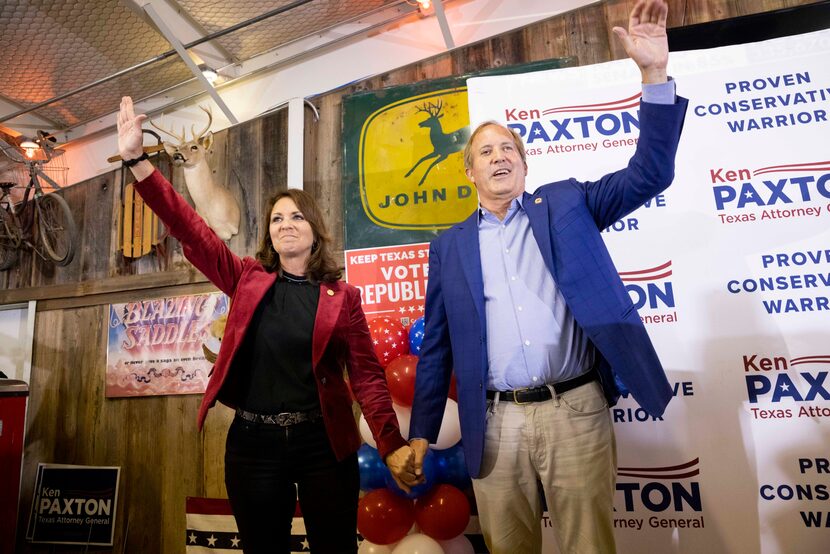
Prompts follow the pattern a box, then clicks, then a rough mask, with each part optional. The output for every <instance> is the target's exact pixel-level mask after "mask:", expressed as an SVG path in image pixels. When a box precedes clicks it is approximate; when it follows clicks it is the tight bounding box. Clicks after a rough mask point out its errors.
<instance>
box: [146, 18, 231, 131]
mask: <svg viewBox="0 0 830 554" xmlns="http://www.w3.org/2000/svg"><path fill="white" fill-rule="evenodd" d="M144 12H145V13H146V14H147V15H148V16H150V19H152V20H153V23H155V25H156V28H158V30H159V31H160V32H161V34H162V35H164V38H165V39H167V42H169V43H170V45H171V46H172V47H173V48H174V49H175V50H176V52H177V53H178V54H179V57H180V58H181V60H182V61H183V62H184V64H185V65H186V66H187V68H188V69H190V71H191V73H193V76H194V77H196V80H197V81H198V82H200V83H201V84H202V88H203V89H204V90H205V92H207V93H208V94H209V95H210V97H211V98H213V101H214V102H216V105H217V106H219V109H220V110H222V113H224V114H225V117H227V118H228V121H230V122H231V124H232V125H236V124H237V123H239V120H238V119H236V116H235V115H233V112H232V111H231V109H230V108H229V107H228V105H227V104H225V101H224V100H222V97H221V96H219V93H218V92H217V91H216V89H215V88H213V85H212V84H210V82H208V80H207V79H206V78H205V76H204V75H203V74H202V71H201V70H200V69H199V67H198V66H197V65H196V63H195V62H194V61H193V59H192V58H191V57H190V54H188V53H187V50H185V49H184V46H183V45H182V43H181V42H179V39H177V38H176V35H174V34H173V31H171V30H170V28H169V27H168V26H167V24H166V23H165V22H164V19H162V17H161V16H160V15H159V13H158V12H157V11H156V9H155V8H154V7H153V5H152V4H145V6H144Z"/></svg>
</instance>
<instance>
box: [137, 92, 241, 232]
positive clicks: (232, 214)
mask: <svg viewBox="0 0 830 554" xmlns="http://www.w3.org/2000/svg"><path fill="white" fill-rule="evenodd" d="M199 107H200V108H201V109H202V110H203V111H204V112H205V113H206V114H207V116H208V123H207V125H206V126H205V128H204V129H202V130H201V131H200V132H198V133H197V132H196V126H195V125H191V126H190V133H191V135H192V136H193V138H192V139H191V140H187V136H186V131H185V128H184V127H182V134H181V135H178V134H176V133H175V132H173V131H172V130H171V131H168V130H167V129H163V128H162V127H159V126H158V125H156V124H155V123H153V122H152V121H151V122H150V124H151V125H152V126H153V127H155V128H156V129H158V130H159V131H161V132H162V133H165V134H167V135H170V136H171V137H173V138H175V139H177V140H178V141H179V143H178V144H171V143H168V142H165V143H164V149H165V150H166V151H167V154H168V155H169V156H170V158H171V159H172V160H173V164H174V165H177V166H184V181H185V184H186V185H187V191H188V192H189V193H190V198H192V199H193V205H194V206H195V208H196V211H197V212H198V213H199V215H200V216H202V218H204V220H205V222H206V223H207V224H208V226H210V228H211V229H213V230H214V231H215V232H216V234H217V235H218V236H219V238H221V239H222V240H228V239H230V238H231V237H232V236H233V235H235V234H236V233H238V232H239V221H240V210H239V204H237V202H236V199H235V198H234V197H233V195H232V194H231V193H230V191H229V190H228V189H227V188H225V187H224V186H223V185H221V184H218V183H216V182H215V181H214V178H213V171H212V170H211V168H210V166H209V165H208V163H207V156H206V154H207V152H208V151H210V147H211V146H212V145H213V133H211V132H209V131H208V129H210V125H211V123H213V113H212V112H211V110H210V108H205V107H204V106H199Z"/></svg>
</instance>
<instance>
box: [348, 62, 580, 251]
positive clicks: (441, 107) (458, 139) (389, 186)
mask: <svg viewBox="0 0 830 554" xmlns="http://www.w3.org/2000/svg"><path fill="white" fill-rule="evenodd" d="M569 61H570V60H567V59H566V60H548V61H545V62H538V63H535V64H528V65H523V66H514V67H510V68H500V69H499V71H498V72H495V71H488V72H486V73H478V74H476V75H483V74H494V73H521V72H525V71H532V70H540V69H551V68H557V67H563V66H565V65H569V63H568V62H569ZM470 76H472V75H464V76H462V77H453V78H448V79H439V80H435V81H424V82H421V83H416V84H413V85H406V86H399V87H392V88H387V89H383V90H379V91H372V92H366V93H360V94H355V95H352V96H349V97H346V98H345V99H344V101H343V141H344V145H343V148H344V157H343V159H344V168H343V185H344V204H345V206H344V207H345V214H346V217H345V221H346V237H345V238H346V241H345V242H346V248H347V249H354V248H365V247H370V246H384V245H392V244H407V243H413V242H424V241H428V240H431V239H432V238H433V237H435V236H436V235H437V234H438V232H440V231H441V230H443V229H446V228H448V227H450V226H451V225H454V224H455V223H457V222H459V221H461V220H463V219H464V218H466V217H467V216H469V215H470V213H472V212H473V210H475V207H476V206H477V205H478V197H477V196H476V192H475V189H474V188H473V186H472V185H471V184H470V183H469V181H467V178H466V177H465V175H464V160H463V150H464V145H465V144H466V143H467V139H468V137H469V136H470V128H469V124H470V118H469V114H468V112H467V87H466V80H467V78H468V77H470Z"/></svg>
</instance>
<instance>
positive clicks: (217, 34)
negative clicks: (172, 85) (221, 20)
mask: <svg viewBox="0 0 830 554" xmlns="http://www.w3.org/2000/svg"><path fill="white" fill-rule="evenodd" d="M311 1H312V0H295V1H294V2H292V3H290V4H286V5H285V6H282V7H280V8H275V9H273V10H271V11H269V12H265V13H263V14H260V15H258V16H256V17H252V18H251V19H248V20H246V21H242V22H241V23H237V24H236V25H231V26H230V27H228V28H226V29H222V30H221V31H216V32H215V33H211V34H209V35H205V36H203V37H202V38H199V39H196V40H194V41H193V42H189V43H187V44H185V45H184V48H185V49H186V50H189V49H190V48H193V47H194V46H199V45H200V44H203V43H205V42H209V41H211V40H214V39H217V38H220V37H223V36H225V35H227V34H229V33H233V32H234V31H238V30H239V29H243V28H245V27H248V26H250V25H253V24H255V23H259V22H260V21H262V20H264V19H268V18H270V17H274V16H275V15H279V14H281V13H285V12H287V11H289V10H292V9H294V8H298V7H300V6H302V5H304V4H308V3H309V2H311ZM175 55H176V49H175V48H174V49H172V50H168V51H167V52H164V53H163V54H159V55H158V56H155V57H154V58H150V59H149V60H145V61H143V62H140V63H137V64H135V65H134V66H132V67H128V68H126V69H122V70H121V71H117V72H116V73H113V74H112V75H109V76H107V77H104V78H103V79H98V80H97V81H94V82H92V83H88V84H86V85H83V86H81V87H78V88H76V89H75V90H71V91H69V92H65V93H63V94H60V95H58V96H55V97H54V98H50V99H49V100H44V101H43V102H39V103H37V104H35V105H34V106H30V107H28V108H26V109H24V110H19V111H17V112H14V113H13V114H11V115H7V116H2V117H0V123H5V122H7V121H11V120H12V119H14V118H16V117H20V116H21V115H24V114H27V113H29V112H33V111H35V110H39V109H40V108H43V107H44V106H49V105H50V104H54V103H55V102H60V101H61V100H63V99H65V98H69V97H70V96H74V95H76V94H80V93H81V92H84V91H87V90H89V89H91V88H93V87H97V86H98V85H102V84H104V83H107V82H109V81H112V80H113V79H117V78H119V77H122V76H124V75H126V74H127V73H131V72H133V71H135V70H137V69H141V68H142V67H147V66H148V65H151V64H154V63H156V62H160V61H161V60H164V59H167V58H169V57H171V56H175Z"/></svg>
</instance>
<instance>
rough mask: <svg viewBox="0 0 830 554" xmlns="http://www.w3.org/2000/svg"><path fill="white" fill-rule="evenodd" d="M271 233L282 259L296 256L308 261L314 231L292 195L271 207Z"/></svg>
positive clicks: (275, 248) (305, 261) (273, 242)
mask: <svg viewBox="0 0 830 554" xmlns="http://www.w3.org/2000/svg"><path fill="white" fill-rule="evenodd" d="M270 234H271V243H272V244H273V245H274V250H276V251H277V254H279V255H280V259H282V260H286V259H289V258H296V259H299V260H302V261H303V263H304V264H306V263H307V262H308V258H309V256H311V245H312V244H313V243H314V231H312V230H311V225H310V224H309V223H308V221H306V219H305V216H304V215H303V214H302V212H300V209H299V208H297V205H296V204H295V203H294V201H293V200H292V199H291V198H290V197H287V196H285V197H283V198H280V199H279V200H277V202H276V204H274V207H273V208H272V209H271V223H270Z"/></svg>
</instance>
